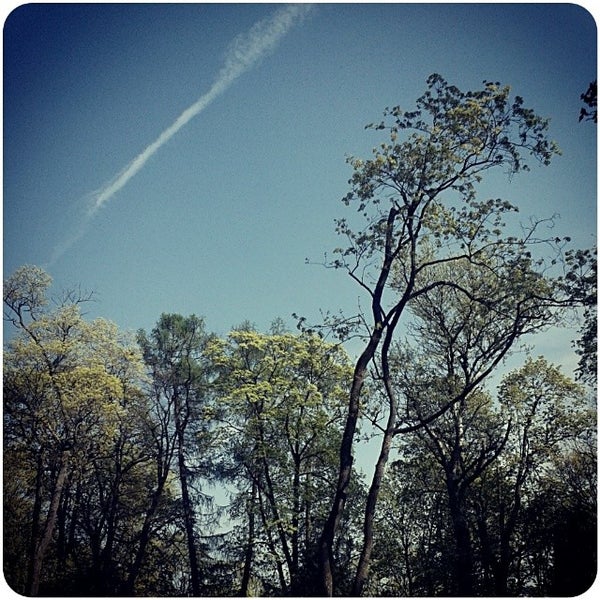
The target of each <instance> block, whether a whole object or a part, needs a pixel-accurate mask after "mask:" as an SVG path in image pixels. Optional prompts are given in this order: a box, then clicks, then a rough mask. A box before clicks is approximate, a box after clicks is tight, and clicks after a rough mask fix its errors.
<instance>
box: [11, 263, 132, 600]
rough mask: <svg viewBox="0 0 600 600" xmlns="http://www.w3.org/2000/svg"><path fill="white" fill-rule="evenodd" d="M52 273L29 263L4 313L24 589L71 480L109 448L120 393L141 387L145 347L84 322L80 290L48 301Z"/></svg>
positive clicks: (37, 581)
mask: <svg viewBox="0 0 600 600" xmlns="http://www.w3.org/2000/svg"><path fill="white" fill-rule="evenodd" d="M50 283H51V278H50V277H49V276H48V275H47V274H46V273H45V272H44V271H43V270H41V269H39V268H37V267H29V266H28V267H22V268H20V269H18V270H17V271H16V272H15V273H14V274H13V275H12V276H11V277H9V278H8V279H7V280H6V281H5V282H4V305H5V319H7V320H8V321H10V322H11V323H13V324H14V325H15V326H16V328H17V331H16V334H15V337H13V338H12V339H11V341H10V342H9V344H8V349H7V352H6V353H5V355H4V410H5V423H4V425H5V430H4V431H5V438H4V439H5V451H6V454H7V455H8V456H10V457H11V458H14V459H15V460H16V461H17V463H18V464H22V465H27V467H26V468H27V470H28V471H29V473H30V474H29V475H25V476H24V478H23V480H22V481H23V484H24V485H23V490H24V494H26V495H27V496H30V497H31V499H32V504H31V508H30V513H29V514H30V517H29V523H28V524H27V525H28V528H29V536H30V544H29V550H28V557H27V561H28V565H29V567H28V573H27V578H26V584H25V593H27V594H29V595H32V596H35V595H37V594H38V593H39V591H40V586H41V585H42V579H43V567H44V562H45V560H46V558H47V555H48V551H49V548H50V547H51V545H52V542H53V538H54V535H55V531H56V527H57V523H58V522H59V520H60V514H61V502H63V501H64V497H65V493H66V491H67V489H68V486H69V485H70V484H71V483H73V484H75V483H76V480H77V479H78V478H80V477H81V476H82V472H83V471H84V470H85V465H87V464H88V463H90V462H93V461H94V460H96V459H100V458H101V457H103V456H104V455H105V454H106V453H107V452H109V451H110V448H111V447H112V445H113V443H114V441H115V438H116V436H117V430H118V424H119V421H120V419H121V418H122V416H123V414H124V408H123V402H124V400H125V398H126V396H127V395H128V394H129V393H130V392H131V391H132V390H133V389H135V388H137V389H139V384H140V381H141V376H142V371H141V369H140V367H141V356H140V354H139V352H137V351H136V349H135V346H134V345H133V344H132V343H131V340H130V341H129V342H127V341H124V340H123V339H122V338H121V336H120V335H119V333H118V330H117V328H116V326H115V325H114V324H112V323H109V322H107V321H105V320H103V319H96V320H95V321H92V322H89V323H88V322H86V321H85V320H84V319H83V318H82V316H81V313H80V310H79V304H80V303H81V302H82V301H84V300H85V299H86V297H84V296H81V295H80V294H76V293H67V294H65V295H64V297H63V299H62V301H61V302H60V303H59V306H58V308H56V309H53V310H51V309H49V308H48V298H47V291H48V288H49V286H50Z"/></svg>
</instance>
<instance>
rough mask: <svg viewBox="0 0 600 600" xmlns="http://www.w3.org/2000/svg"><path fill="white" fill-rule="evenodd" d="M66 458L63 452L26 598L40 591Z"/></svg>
mask: <svg viewBox="0 0 600 600" xmlns="http://www.w3.org/2000/svg"><path fill="white" fill-rule="evenodd" d="M68 457H69V453H68V451H67V450H63V451H62V453H61V457H60V462H59V469H58V475H57V476H56V481H55V483H54V490H53V491H52V499H51V500H50V507H49V508H48V515H47V517H46V523H45V525H44V531H43V533H42V537H41V539H40V540H39V542H38V543H37V546H36V549H35V553H34V555H33V563H32V567H31V581H30V586H29V592H28V594H27V595H28V596H37V595H38V592H39V589H40V578H41V574H42V565H43V562H44V558H45V556H46V550H47V549H48V545H49V544H50V541H51V540H52V534H53V533H54V528H55V526H56V518H57V514H58V506H59V503H60V497H61V494H62V491H63V488H64V485H65V481H66V479H67V470H68V463H69V461H68Z"/></svg>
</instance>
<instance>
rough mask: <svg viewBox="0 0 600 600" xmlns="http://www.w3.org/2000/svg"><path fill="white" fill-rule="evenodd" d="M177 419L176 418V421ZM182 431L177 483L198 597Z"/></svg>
mask: <svg viewBox="0 0 600 600" xmlns="http://www.w3.org/2000/svg"><path fill="white" fill-rule="evenodd" d="M177 421H178V419H176V422H177ZM178 425H179V424H178ZM183 438H184V432H183V428H179V427H178V431H177V443H178V461H179V462H178V466H179V483H180V485H181V502H182V504H183V520H184V524H185V532H186V537H187V548H188V557H189V562H190V579H191V582H192V596H194V597H198V596H200V595H201V593H200V569H199V567H198V553H197V551H196V541H195V538H194V528H195V519H194V507H193V506H192V501H191V499H190V493H189V487H188V478H187V466H186V464H185V456H184V439H183Z"/></svg>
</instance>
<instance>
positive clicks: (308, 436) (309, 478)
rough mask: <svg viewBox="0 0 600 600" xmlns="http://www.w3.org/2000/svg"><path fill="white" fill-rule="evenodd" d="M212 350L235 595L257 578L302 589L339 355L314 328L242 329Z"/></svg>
mask: <svg viewBox="0 0 600 600" xmlns="http://www.w3.org/2000/svg"><path fill="white" fill-rule="evenodd" d="M210 354H211V357H212V360H213V361H214V363H215V365H217V366H218V368H219V373H220V375H219V378H218V379H217V381H216V389H217V393H218V395H219V402H218V404H219V405H220V406H221V407H222V409H223V413H222V414H221V416H220V418H221V419H222V423H223V426H222V435H223V436H224V441H225V447H224V463H223V473H224V476H226V478H227V479H228V480H229V481H231V482H232V483H233V484H234V485H235V486H236V488H237V489H238V492H237V494H236V498H235V503H234V507H235V508H236V513H235V516H236V517H237V518H240V519H241V520H242V522H244V527H245V530H246V539H245V541H244V543H243V547H244V554H243V558H242V560H243V565H244V567H243V578H242V583H241V590H240V592H241V594H242V595H246V594H247V593H249V590H250V585H251V580H252V579H253V578H254V580H257V579H258V578H259V579H260V582H261V585H262V586H263V591H268V590H269V589H272V590H274V591H275V592H276V593H279V594H284V593H292V594H300V595H302V594H303V593H306V591H307V580H305V579H303V577H304V576H305V571H306V569H307V568H308V567H309V566H310V562H311V560H312V556H313V553H314V545H315V534H316V532H317V531H318V529H319V527H320V526H321V525H322V513H323V509H324V507H325V505H326V502H327V501H328V499H329V498H330V491H331V483H330V479H329V478H330V476H331V475H332V470H333V456H334V448H335V444H336V441H337V440H339V423H340V418H341V406H342V404H341V402H342V398H343V397H344V394H345V391H346V389H345V386H346V385H347V382H348V379H349V370H348V369H349V364H348V361H347V357H346V356H345V353H344V352H343V351H342V349H341V348H340V347H339V346H335V345H332V344H328V343H325V342H324V341H322V340H321V339H320V338H318V337H317V336H314V335H312V336H311V335H301V336H294V335H291V334H289V333H285V332H279V333H272V334H260V333H258V332H256V331H253V330H251V329H248V328H247V327H246V328H241V329H237V330H234V331H232V332H231V333H230V334H229V336H228V338H227V340H215V341H214V342H213V344H212V349H211V353H210ZM261 547H262V548H265V550H266V551H261ZM261 562H262V563H263V564H264V567H263V568H262V573H261V574H259V573H258V572H257V569H256V565H257V564H260V563H261Z"/></svg>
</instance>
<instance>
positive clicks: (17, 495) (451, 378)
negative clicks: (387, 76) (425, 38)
mask: <svg viewBox="0 0 600 600" xmlns="http://www.w3.org/2000/svg"><path fill="white" fill-rule="evenodd" d="M427 86H428V87H427V90H426V92H425V94H424V95H423V96H421V98H419V99H418V100H417V102H416V109H415V110H414V111H411V112H406V111H404V110H402V109H401V108H400V107H393V108H390V109H387V110H386V111H385V115H384V120H383V121H382V122H381V123H379V124H374V125H372V127H371V128H372V129H374V130H376V131H381V130H384V131H387V132H388V134H389V141H387V142H384V143H382V144H379V145H378V146H376V147H375V148H374V151H373V152H374V154H373V157H372V158H370V159H367V160H363V159H359V158H350V159H349V160H348V162H349V164H350V166H351V168H352V169H353V173H352V177H351V178H350V181H349V184H350V191H349V193H348V194H347V195H346V196H345V198H344V199H343V200H344V203H345V204H346V205H348V206H352V207H354V208H355V209H356V210H357V212H356V214H353V215H350V216H349V217H348V218H343V219H340V220H338V221H337V231H338V233H339V234H340V236H341V238H342V239H343V240H344V241H343V246H341V247H340V248H337V249H336V250H335V251H334V255H333V256H334V259H333V260H332V261H328V262H326V265H325V266H327V267H330V268H335V269H339V270H342V271H345V272H346V273H347V275H348V276H349V277H350V278H351V279H352V280H353V281H354V282H355V283H356V284H357V286H358V287H359V289H360V290H361V293H362V294H363V298H366V299H367V301H366V303H364V302H363V303H362V304H361V306H362V308H361V307H360V306H359V312H358V313H357V314H356V315H350V316H348V315H344V314H341V313H338V314H333V315H332V314H325V315H324V316H323V319H322V320H321V322H319V323H316V324H309V322H308V320H307V319H306V318H304V317H302V316H298V317H297V321H298V322H297V326H298V331H296V332H295V333H291V332H290V331H288V330H286V328H285V327H284V326H283V324H282V323H281V322H275V323H274V324H273V326H272V328H271V330H270V331H268V332H259V331H257V330H255V328H253V327H252V326H251V325H249V324H247V323H246V324H243V325H241V326H239V327H237V328H235V329H233V330H232V331H231V332H230V334H229V335H228V336H227V337H225V338H222V337H219V336H216V335H213V334H212V333H210V332H209V331H207V330H206V326H205V323H204V322H203V320H202V319H201V318H199V317H196V316H193V315H192V316H182V315H174V314H163V315H162V316H160V318H159V319H158V321H157V323H156V326H155V327H154V328H153V329H152V330H151V331H149V332H146V331H140V332H138V333H137V335H126V334H124V333H123V332H120V331H119V330H118V328H117V327H116V326H115V325H114V324H112V323H110V322H108V321H106V320H102V319H96V320H93V321H87V320H86V319H85V318H84V317H83V316H82V312H81V306H82V304H84V303H85V302H86V300H88V299H89V297H86V296H85V295H83V294H81V293H80V292H75V291H68V292H66V293H65V294H63V296H62V297H61V298H59V299H55V300H54V301H53V303H51V302H50V299H49V298H48V297H47V296H48V290H49V286H50V283H51V281H50V277H49V275H48V274H47V273H45V272H44V271H43V270H41V269H39V268H37V267H31V266H29V267H22V268H20V269H18V270H17V271H16V272H15V273H13V274H12V275H11V276H10V277H9V278H8V279H7V280H6V281H5V282H4V305H5V319H6V320H7V322H8V323H9V324H10V325H11V327H13V328H14V332H13V335H12V338H11V340H10V342H9V343H8V344H7V345H6V348H5V353H4V573H5V577H6V579H7V581H8V582H9V584H10V585H11V587H12V588H13V589H14V590H16V591H18V592H19V593H23V594H27V595H61V596H64V595H76V596H86V595H96V596H111V595H118V596H133V595H139V596H201V595H206V596H232V595H242V596H247V595H264V596H286V595H290V596H314V595H320V596H332V595H337V596H361V595H372V596H388V595H408V596H437V595H441V596H462V597H468V596H474V595H482V596H507V595H508V596H513V595H514V596H519V595H536V596H537V595H575V594H578V593H580V592H582V591H584V590H585V589H587V587H589V585H590V584H591V582H592V581H593V579H594V577H595V572H596V523H597V518H596V514H597V513H596V510H597V508H596V486H597V483H596V460H597V457H596V406H595V399H594V393H595V387H596V363H597V353H596V347H597V335H596V332H597V322H596V302H597V300H596V289H597V282H596V252H595V249H573V248H571V246H570V239H569V238H568V237H562V238H561V237H556V234H555V233H554V232H553V231H552V229H551V227H552V226H553V225H554V223H553V219H539V220H534V219H530V220H529V221H528V222H523V221H521V222H518V223H515V222H511V218H512V217H513V216H514V215H515V214H516V213H517V207H516V206H515V205H513V204H512V203H510V202H507V201H505V200H502V199H500V198H492V199H483V200H482V199H480V198H479V196H478V184H479V182H480V181H481V179H482V178H483V176H484V175H485V174H486V173H487V171H489V170H491V169H495V170H498V169H502V170H503V171H505V172H507V173H508V174H510V175H511V176H513V175H515V174H517V173H519V172H522V171H526V170H527V169H528V168H529V163H530V162H531V161H536V162H538V163H541V164H545V165H547V164H549V163H550V162H551V159H552V158H553V156H554V155H555V154H556V153H557V152H558V148H557V146H556V145H555V144H554V143H553V142H551V141H550V140H548V139H547V137H546V133H547V128H548V120H547V119H542V118H541V117H539V116H537V115H536V114H535V113H534V112H533V111H532V110H531V109H528V108H526V107H525V106H524V101H523V99H522V98H521V97H519V96H515V97H514V98H511V97H510V88H509V87H508V86H501V85H500V84H499V83H493V82H484V86H483V88H482V89H480V90H476V91H470V92H462V91H460V90H459V89H458V88H457V87H455V86H451V85H449V84H448V83H447V82H446V81H445V80H444V79H443V78H442V77H440V76H439V75H432V76H431V77H430V78H429V79H428V81H427ZM547 225H548V226H550V231H547V230H546V226H547ZM575 313H576V314H577V315H578V317H579V318H580V321H579V322H580V324H581V326H580V330H579V334H580V335H579V338H578V340H576V342H575V351H576V352H577V354H578V355H579V365H578V368H577V371H576V377H575V379H573V378H571V377H569V376H568V375H567V374H565V373H563V372H561V370H560V368H559V366H557V365H553V364H551V363H549V362H548V361H547V360H546V359H544V358H543V357H534V356H525V355H523V354H521V355H517V354H515V353H514V350H515V349H517V348H519V347H521V346H522V345H523V343H525V342H527V341H528V340H529V339H530V338H529V337H528V336H532V335H535V334H538V333H540V332H544V331H555V332H557V335H562V334H561V333H559V330H558V329H557V328H558V327H560V326H561V325H563V324H564V323H565V320H567V319H570V318H572V316H573V314H575ZM326 340H329V341H326ZM350 340H352V342H353V347H355V348H358V350H357V355H356V358H353V359H350V358H349V356H348V355H347V354H346V352H345V351H344V349H343V348H344V347H345V345H344V343H345V342H348V341H350ZM511 355H512V357H513V360H515V358H516V357H517V356H521V357H522V361H521V364H520V365H518V366H517V368H516V369H514V370H512V371H508V372H507V370H506V363H505V359H506V358H507V357H508V356H511ZM359 458H360V459H362V460H359ZM359 466H365V468H366V472H365V473H363V472H361V471H360V470H359Z"/></svg>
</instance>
